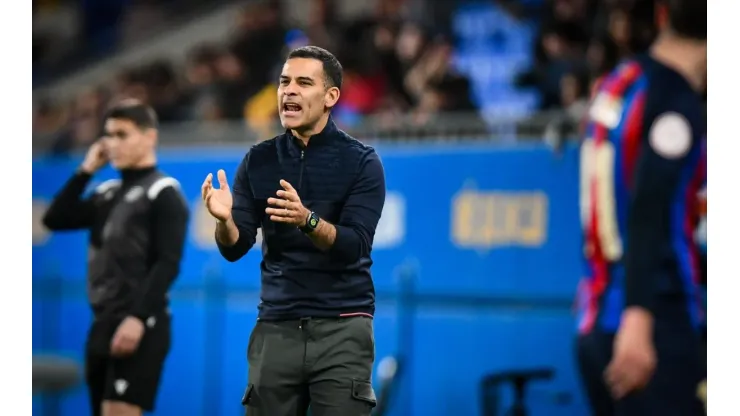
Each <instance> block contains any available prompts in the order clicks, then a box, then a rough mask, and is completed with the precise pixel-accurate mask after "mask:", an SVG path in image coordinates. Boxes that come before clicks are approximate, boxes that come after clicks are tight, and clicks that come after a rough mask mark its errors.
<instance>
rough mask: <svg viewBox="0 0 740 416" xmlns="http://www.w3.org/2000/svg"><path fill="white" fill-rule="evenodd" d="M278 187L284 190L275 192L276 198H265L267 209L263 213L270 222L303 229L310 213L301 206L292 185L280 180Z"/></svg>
mask: <svg viewBox="0 0 740 416" xmlns="http://www.w3.org/2000/svg"><path fill="white" fill-rule="evenodd" d="M280 186H282V187H283V189H284V190H280V191H277V196H278V197H277V198H267V204H268V205H269V207H267V208H266V209H265V212H266V213H267V214H268V215H269V216H270V220H272V221H275V222H282V223H285V224H290V225H295V226H296V227H303V226H304V225H306V220H307V219H308V216H309V215H310V214H311V212H310V211H309V210H308V209H306V207H304V206H303V204H302V203H301V198H300V197H299V196H298V192H297V191H296V190H295V188H293V185H291V184H289V183H288V181H286V180H283V179H281V180H280Z"/></svg>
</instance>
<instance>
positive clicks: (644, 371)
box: [604, 308, 657, 400]
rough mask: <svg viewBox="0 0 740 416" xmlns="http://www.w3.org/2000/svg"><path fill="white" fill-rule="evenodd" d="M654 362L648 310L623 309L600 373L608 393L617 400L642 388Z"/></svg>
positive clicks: (651, 372)
mask: <svg viewBox="0 0 740 416" xmlns="http://www.w3.org/2000/svg"><path fill="white" fill-rule="evenodd" d="M656 365H657V357H656V354H655V346H654V345H653V322H652V317H651V316H650V313H649V312H648V311H646V310H644V309H642V308H628V309H626V310H625V311H624V313H623V314H622V322H621V324H620V326H619V331H617V335H616V337H615V338H614V352H613V354H612V361H611V362H610V363H609V366H608V367H607V368H606V372H605V374H604V377H605V379H606V383H607V385H608V386H609V388H610V390H611V393H612V396H613V397H614V398H615V399H617V400H619V399H621V398H623V397H624V396H626V395H628V394H630V393H632V392H634V391H637V390H640V389H642V388H644V387H645V386H646V385H647V384H648V383H649V382H650V379H651V378H652V376H653V372H654V371H655V366H656Z"/></svg>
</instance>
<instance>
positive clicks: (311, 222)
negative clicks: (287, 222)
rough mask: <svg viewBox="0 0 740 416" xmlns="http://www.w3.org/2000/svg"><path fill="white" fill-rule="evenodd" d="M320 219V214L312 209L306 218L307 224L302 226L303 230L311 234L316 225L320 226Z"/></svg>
mask: <svg viewBox="0 0 740 416" xmlns="http://www.w3.org/2000/svg"><path fill="white" fill-rule="evenodd" d="M319 220H320V218H319V216H318V215H316V213H315V212H313V211H311V213H310V214H308V218H306V225H304V226H303V227H301V231H303V232H304V233H306V234H311V233H312V232H314V231H315V230H316V227H318V226H319Z"/></svg>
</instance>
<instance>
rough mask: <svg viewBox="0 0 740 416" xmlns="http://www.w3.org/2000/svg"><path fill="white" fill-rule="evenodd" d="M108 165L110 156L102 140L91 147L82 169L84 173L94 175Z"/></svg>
mask: <svg viewBox="0 0 740 416" xmlns="http://www.w3.org/2000/svg"><path fill="white" fill-rule="evenodd" d="M106 163H108V155H107V152H106V150H105V145H104V144H103V141H102V140H98V141H96V142H95V143H93V144H92V146H90V148H89V149H88V150H87V154H85V159H84V160H83V161H82V165H81V166H80V168H81V169H82V171H83V172H86V173H89V174H93V173H95V172H97V171H98V170H100V168H102V167H103V166H105V164H106Z"/></svg>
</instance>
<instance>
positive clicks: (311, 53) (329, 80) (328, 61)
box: [288, 46, 343, 89]
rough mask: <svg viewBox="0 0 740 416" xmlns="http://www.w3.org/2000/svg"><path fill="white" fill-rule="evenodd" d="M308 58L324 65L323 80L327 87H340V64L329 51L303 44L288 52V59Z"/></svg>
mask: <svg viewBox="0 0 740 416" xmlns="http://www.w3.org/2000/svg"><path fill="white" fill-rule="evenodd" d="M293 58H308V59H315V60H317V61H320V62H321V64H322V65H323V66H324V82H325V83H326V86H327V87H337V88H339V89H341V88H342V71H343V70H342V64H340V63H339V60H338V59H337V57H336V56H334V55H333V54H332V53H331V52H329V51H327V50H326V49H324V48H319V47H318V46H303V47H300V48H297V49H293V50H292V51H290V53H289V54H288V59H293Z"/></svg>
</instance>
